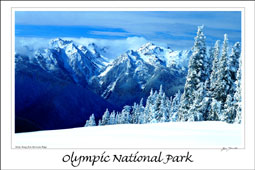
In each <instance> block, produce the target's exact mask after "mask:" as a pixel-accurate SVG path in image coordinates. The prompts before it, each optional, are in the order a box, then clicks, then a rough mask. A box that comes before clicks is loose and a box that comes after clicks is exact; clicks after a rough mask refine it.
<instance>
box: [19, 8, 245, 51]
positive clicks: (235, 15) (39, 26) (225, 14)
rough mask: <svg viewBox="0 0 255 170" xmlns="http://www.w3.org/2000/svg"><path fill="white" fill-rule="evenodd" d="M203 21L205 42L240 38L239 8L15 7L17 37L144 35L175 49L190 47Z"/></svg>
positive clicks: (119, 36)
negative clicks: (158, 9) (19, 9)
mask: <svg viewBox="0 0 255 170" xmlns="http://www.w3.org/2000/svg"><path fill="white" fill-rule="evenodd" d="M202 24H204V25H205V28H204V33H205V35H206V37H207V45H213V44H214V42H215V41H216V40H222V39H223V35H224V34H225V33H227V34H228V35H229V42H230V44H233V43H234V42H236V41H241V12H238V11H16V12H15V35H16V37H31V38H36V37H37V38H55V37H74V38H81V37H83V38H94V39H106V40H120V39H127V38H128V37H140V38H141V37H143V38H144V39H146V40H148V41H152V42H154V43H164V44H167V45H168V46H170V47H172V48H174V49H187V48H191V47H192V45H193V42H194V37H195V35H196V31H197V26H198V25H202Z"/></svg>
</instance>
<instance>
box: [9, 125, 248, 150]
mask: <svg viewBox="0 0 255 170" xmlns="http://www.w3.org/2000/svg"><path fill="white" fill-rule="evenodd" d="M242 132H243V128H242V125H241V124H227V123H224V122H213V121H207V122H170V123H156V124H142V125H139V124H133V125H132V124H124V125H108V126H95V127H84V128H75V129H67V130H54V131H41V132H31V133H21V134H15V135H14V136H13V147H15V146H46V147H47V148H222V147H238V148H240V147H243V133H242Z"/></svg>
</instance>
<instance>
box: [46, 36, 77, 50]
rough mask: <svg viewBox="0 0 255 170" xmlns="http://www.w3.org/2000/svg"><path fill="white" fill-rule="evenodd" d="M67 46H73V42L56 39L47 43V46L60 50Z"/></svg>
mask: <svg viewBox="0 0 255 170" xmlns="http://www.w3.org/2000/svg"><path fill="white" fill-rule="evenodd" d="M69 44H72V45H73V41H72V40H63V39H61V38H56V39H52V40H51V41H50V42H49V45H50V47H53V48H54V47H55V48H56V47H60V48H63V47H65V46H67V45H69Z"/></svg>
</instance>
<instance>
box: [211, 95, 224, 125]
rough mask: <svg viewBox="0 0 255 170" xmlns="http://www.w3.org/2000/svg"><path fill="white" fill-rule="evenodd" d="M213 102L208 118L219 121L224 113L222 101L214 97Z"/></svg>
mask: <svg viewBox="0 0 255 170" xmlns="http://www.w3.org/2000/svg"><path fill="white" fill-rule="evenodd" d="M211 100H212V101H211V103H210V108H211V109H210V112H209V115H208V118H207V119H208V120H214V121H217V120H220V119H222V116H221V115H222V114H221V105H222V104H221V102H220V101H217V100H216V99H214V98H212V99H211Z"/></svg>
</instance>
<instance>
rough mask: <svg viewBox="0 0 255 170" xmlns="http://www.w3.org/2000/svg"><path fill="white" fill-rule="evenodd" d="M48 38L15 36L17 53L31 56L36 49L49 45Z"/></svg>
mask: <svg viewBox="0 0 255 170" xmlns="http://www.w3.org/2000/svg"><path fill="white" fill-rule="evenodd" d="M49 40H50V39H48V38H30V37H29V38H28V37H15V53H19V54H21V55H26V56H31V55H33V53H34V51H35V50H38V49H40V48H47V47H49Z"/></svg>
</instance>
